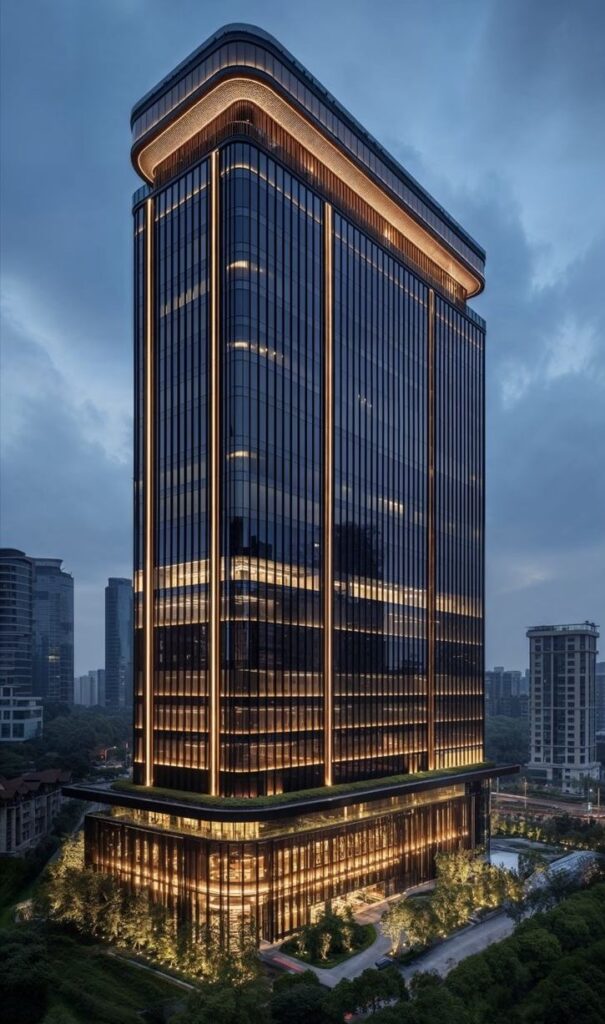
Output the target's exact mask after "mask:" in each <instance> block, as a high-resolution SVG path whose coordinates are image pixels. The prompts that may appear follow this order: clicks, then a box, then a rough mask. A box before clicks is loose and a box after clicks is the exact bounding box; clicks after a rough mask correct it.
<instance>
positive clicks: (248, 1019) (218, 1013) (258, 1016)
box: [171, 977, 271, 1024]
mask: <svg viewBox="0 0 605 1024" xmlns="http://www.w3.org/2000/svg"><path fill="white" fill-rule="evenodd" d="M270 1021H271V1017H270V1011H269V985H268V983H267V981H266V979H265V978H261V977H257V978H253V979H252V980H249V981H244V982H242V983H241V984H239V985H234V984H233V983H232V982H231V981H225V980H224V979H220V980H212V981H205V980H203V981H202V982H200V985H199V987H198V989H197V990H196V991H195V992H194V993H193V994H192V995H191V996H190V997H189V999H188V1000H187V1006H186V1009H185V1011H184V1012H183V1013H180V1014H177V1016H176V1017H174V1018H172V1022H171V1024H270Z"/></svg>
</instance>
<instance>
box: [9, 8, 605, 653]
mask: <svg viewBox="0 0 605 1024" xmlns="http://www.w3.org/2000/svg"><path fill="white" fill-rule="evenodd" d="M0 14H1V18H2V92H1V103H2V111H1V113H2V156H3V174H2V179H1V199H2V236H1V242H2V253H1V255H2V263H1V270H2V297H1V317H2V324H1V329H2V360H3V363H2V371H3V372H2V421H1V425H2V445H3V453H2V454H3V473H2V505H1V512H2V518H1V527H2V534H1V540H2V543H3V544H5V545H12V546H16V547H20V548H23V549H25V550H26V551H27V552H28V553H30V554H35V555H44V556H53V557H62V558H63V559H64V561H65V566H66V568H67V569H69V570H70V571H71V572H73V574H74V577H75V580H76V670H77V672H83V671H85V670H87V669H88V668H92V667H97V666H99V665H102V664H103V657H104V655H103V588H104V585H105V581H106V578H107V576H110V575H129V574H130V559H131V513H130V491H131V475H132V463H131V390H132V380H131V376H132V375H131V361H132V357H131V271H130V258H131V233H130V197H131V193H132V191H133V190H134V188H136V187H137V179H136V177H135V174H134V172H133V171H132V169H131V168H130V164H129V112H130V108H131V106H132V104H133V103H134V101H135V100H137V99H138V98H139V97H140V96H141V95H143V94H144V93H145V92H146V91H147V90H148V89H149V88H150V87H151V86H152V85H153V84H154V83H155V82H156V81H158V80H159V79H160V78H161V77H162V76H163V75H165V74H166V73H167V72H168V71H169V70H170V69H171V68H172V67H173V66H174V65H175V64H176V63H178V62H179V61H180V60H182V59H183V58H184V57H185V56H186V55H187V54H188V53H189V52H190V51H191V50H192V49H194V48H195V47H196V46H198V45H199V44H200V43H201V42H202V41H203V40H204V39H205V38H206V37H207V36H208V35H209V34H210V33H211V32H213V31H214V30H215V29H217V28H218V27H219V26H220V25H222V24H224V23H225V22H228V21H247V22H254V23H256V24H258V25H260V26H262V27H263V28H265V29H266V30H268V31H269V32H271V33H273V34H274V35H276V36H277V37H278V39H280V40H281V41H282V42H283V43H284V44H285V46H286V47H288V48H289V49H290V50H291V51H292V52H293V53H294V54H295V55H296V56H297V57H298V58H299V59H300V60H301V61H302V62H303V63H304V64H305V65H306V66H307V67H308V68H309V69H310V70H311V71H312V72H313V73H314V74H315V75H316V76H317V77H318V78H319V79H320V81H322V82H323V83H324V84H325V86H326V87H327V88H328V89H329V90H330V92H332V93H333V94H334V95H335V96H336V97H337V98H338V99H339V100H340V101H341V102H342V103H343V104H344V105H345V106H346V107H347V108H348V109H349V110H350V111H351V112H352V113H353V114H354V115H355V116H356V117H357V118H358V119H359V120H360V121H361V122H362V123H363V124H364V125H366V126H367V127H368V128H369V130H370V131H371V132H372V133H373V134H374V135H375V136H376V137H377V138H378V139H379V140H380V141H381V142H382V143H383V144H384V145H386V146H387V147H388V148H389V149H390V150H391V151H392V152H393V153H394V154H395V155H396V156H397V157H398V158H399V159H400V160H401V161H402V163H404V165H405V166H406V167H407V168H408V169H409V170H410V171H411V172H412V174H414V175H415V176H416V177H417V178H419V179H420V181H421V182H422V183H423V184H424V185H425V186H426V187H427V188H428V189H429V191H431V192H432V193H433V194H434V195H435V197H436V198H437V199H438V200H439V201H440V202H441V203H442V204H443V205H444V206H446V207H447V208H448V209H449V210H450V211H451V212H452V213H453V215H454V216H455V217H456V218H457V219H458V220H460V221H461V222H462V223H463V224H464V225H465V226H466V227H467V228H468V230H469V231H470V232H471V234H473V235H474V236H475V237H476V238H477V239H478V240H479V241H480V242H481V243H482V244H483V245H484V246H485V248H486V249H487V252H488V279H487V290H486V292H485V294H484V296H482V297H481V298H480V299H478V300H475V306H476V308H477V309H478V311H479V312H480V313H481V314H482V315H483V316H485V317H486V318H487V321H488V329H489V336H488V340H489V347H488V474H489V475H488V490H487V494H488V530H487V565H488V579H487V585H488V620H487V638H488V645H487V663H488V665H492V664H494V663H496V664H501V663H504V664H506V665H508V666H510V667H523V666H525V664H526V644H527V641H526V640H525V627H526V626H527V625H530V624H534V623H539V622H563V621H577V620H584V619H586V618H590V619H595V620H596V621H597V622H601V623H602V624H603V625H605V607H604V604H605V602H604V596H605V586H604V576H605V515H604V511H605V474H604V462H605V455H604V435H605V429H604V428H605V302H604V297H605V284H604V280H605V187H604V186H605V61H604V59H603V53H604V52H605V4H603V3H602V2H600V0H576V2H575V3H574V4H570V3H569V2H568V0H398V2H395V0H329V2H326V0H319V2H318V0H304V3H294V2H292V3H284V2H283V0H278V2H269V0H267V2H264V0H246V2H240V0H221V2H215V0H1V2H0ZM603 646H604V647H605V642H604V643H603Z"/></svg>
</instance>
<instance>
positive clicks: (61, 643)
mask: <svg viewBox="0 0 605 1024" xmlns="http://www.w3.org/2000/svg"><path fill="white" fill-rule="evenodd" d="M32 562H33V564H34V577H33V692H34V694H36V695H37V696H40V697H44V698H45V699H46V700H51V701H64V702H67V703H71V702H72V701H73V692H74V581H73V576H71V575H70V574H69V573H68V572H64V571H63V570H62V569H61V565H62V564H63V563H62V560H61V559H60V558H33V559H32Z"/></svg>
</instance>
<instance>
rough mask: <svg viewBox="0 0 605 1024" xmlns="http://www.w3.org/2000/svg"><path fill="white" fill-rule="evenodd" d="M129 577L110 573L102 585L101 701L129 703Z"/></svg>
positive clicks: (114, 704)
mask: <svg viewBox="0 0 605 1024" xmlns="http://www.w3.org/2000/svg"><path fill="white" fill-rule="evenodd" d="M132 639H133V622H132V581H131V580H126V579H118V578H116V577H110V579H109V580H108V581H107V586H106V587H105V703H106V705H107V707H114V708H125V707H128V708H130V707H132Z"/></svg>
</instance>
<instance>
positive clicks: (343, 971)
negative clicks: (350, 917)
mask: <svg viewBox="0 0 605 1024" xmlns="http://www.w3.org/2000/svg"><path fill="white" fill-rule="evenodd" d="M432 885H433V883H432V882H429V883H426V884H424V885H421V886H420V885H419V886H416V888H415V889H413V890H412V889H411V890H409V891H410V892H422V891H424V890H426V889H429V888H431V887H432ZM400 899H401V894H398V895H397V896H393V897H391V899H390V900H381V901H380V902H379V903H370V904H368V905H367V906H365V907H364V908H363V910H360V911H359V912H358V913H356V914H355V920H356V921H358V922H359V923H360V924H373V925H374V927H375V928H376V933H377V934H376V939H375V941H374V942H373V943H372V945H371V946H368V948H367V949H364V950H362V952H361V953H357V955H356V956H351V957H349V958H348V960H343V962H342V963H341V964H337V965H336V967H327V968H326V967H312V966H311V964H305V963H303V961H302V960H296V959H295V958H294V957H292V956H288V955H287V954H286V953H282V952H281V951H280V948H279V947H280V945H281V942H279V943H277V944H276V945H274V946H269V945H268V944H267V945H261V948H260V956H261V959H262V960H265V961H266V962H267V963H270V964H273V965H274V966H275V967H281V968H285V969H286V970H290V971H295V972H297V973H298V972H300V971H301V970H303V971H313V973H314V974H316V975H317V977H318V978H319V980H320V982H321V983H322V985H327V987H328V988H334V986H335V985H338V982H339V981H341V980H342V979H343V978H356V977H357V975H358V974H361V973H362V971H365V969H366V968H367V967H373V966H374V964H375V963H376V961H377V960H378V958H379V957H381V956H384V954H385V953H388V951H389V949H390V948H391V940H390V939H388V938H387V936H386V935H383V934H382V931H381V930H380V919H381V917H382V915H383V914H384V913H385V911H386V910H388V907H389V904H390V903H392V902H393V901H396V900H400Z"/></svg>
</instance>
